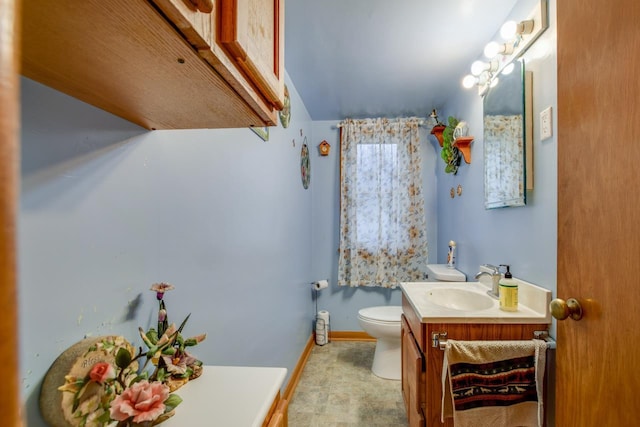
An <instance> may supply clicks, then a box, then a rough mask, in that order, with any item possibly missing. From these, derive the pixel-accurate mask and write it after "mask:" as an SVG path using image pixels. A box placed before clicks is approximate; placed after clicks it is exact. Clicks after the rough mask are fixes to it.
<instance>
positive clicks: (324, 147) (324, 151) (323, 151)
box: [318, 140, 331, 156]
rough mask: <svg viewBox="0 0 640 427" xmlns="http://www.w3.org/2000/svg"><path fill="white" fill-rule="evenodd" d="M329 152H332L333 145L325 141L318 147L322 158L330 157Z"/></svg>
mask: <svg viewBox="0 0 640 427" xmlns="http://www.w3.org/2000/svg"><path fill="white" fill-rule="evenodd" d="M329 150H331V145H329V143H328V142H327V141H325V140H323V141H322V142H321V143H320V145H318V151H320V155H321V156H328V155H329Z"/></svg>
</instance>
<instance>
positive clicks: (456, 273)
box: [427, 264, 467, 282]
mask: <svg viewBox="0 0 640 427" xmlns="http://www.w3.org/2000/svg"><path fill="white" fill-rule="evenodd" d="M427 274H428V275H429V278H428V279H427V282H466V281H467V276H466V275H465V274H464V273H463V272H462V271H460V270H457V269H455V268H449V267H447V264H428V265H427Z"/></svg>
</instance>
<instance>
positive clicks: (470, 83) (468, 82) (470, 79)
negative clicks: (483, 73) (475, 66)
mask: <svg viewBox="0 0 640 427" xmlns="http://www.w3.org/2000/svg"><path fill="white" fill-rule="evenodd" d="M477 81H478V79H477V78H476V77H475V76H472V75H471V74H467V75H466V76H464V78H463V79H462V87H464V88H465V89H471V88H472V87H474V86H475V85H476V83H477Z"/></svg>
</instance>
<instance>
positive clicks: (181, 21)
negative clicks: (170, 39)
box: [153, 0, 216, 50]
mask: <svg viewBox="0 0 640 427" xmlns="http://www.w3.org/2000/svg"><path fill="white" fill-rule="evenodd" d="M153 2H154V3H155V4H156V5H157V6H158V7H159V8H160V10H162V12H163V13H164V14H165V15H166V16H167V18H168V19H169V21H171V22H172V23H173V25H175V26H176V27H177V28H178V29H179V30H180V32H181V33H182V34H183V35H184V37H185V38H186V39H187V41H188V42H189V44H191V45H192V46H193V47H195V48H196V49H198V50H199V49H207V48H211V46H212V45H213V43H214V42H215V30H216V25H215V19H216V13H215V10H212V11H210V12H201V11H200V10H198V9H196V7H195V6H194V5H192V4H191V3H190V1H189V0H186V1H185V0H153Z"/></svg>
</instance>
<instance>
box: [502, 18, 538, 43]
mask: <svg viewBox="0 0 640 427" xmlns="http://www.w3.org/2000/svg"><path fill="white" fill-rule="evenodd" d="M533 24H534V22H533V19H527V20H526V21H521V22H516V21H507V22H505V23H504V24H503V25H502V27H500V37H502V38H503V39H504V40H512V39H513V38H514V37H516V36H520V35H523V34H531V32H532V31H533Z"/></svg>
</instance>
